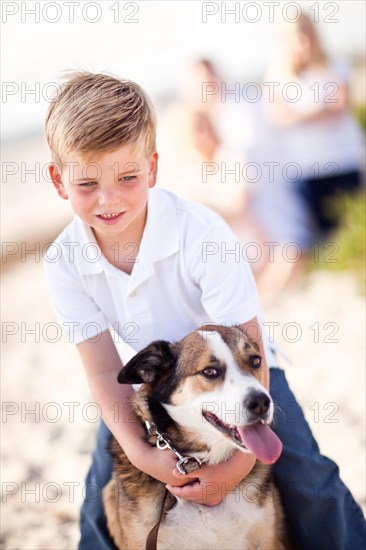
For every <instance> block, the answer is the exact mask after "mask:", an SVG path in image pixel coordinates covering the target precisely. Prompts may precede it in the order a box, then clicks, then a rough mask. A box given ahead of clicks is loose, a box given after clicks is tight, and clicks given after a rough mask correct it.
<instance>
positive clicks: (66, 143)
mask: <svg viewBox="0 0 366 550" xmlns="http://www.w3.org/2000/svg"><path fill="white" fill-rule="evenodd" d="M45 129H46V137H47V141H48V145H49V147H50V149H51V153H52V160H53V162H55V163H57V164H58V165H60V166H61V167H62V166H63V160H64V159H65V157H66V156H67V155H68V154H70V153H79V154H87V153H89V152H96V153H99V152H105V151H113V150H115V149H117V148H118V147H120V146H122V145H127V144H129V145H131V144H132V145H135V144H136V145H138V144H139V142H140V141H141V139H142V140H143V141H144V145H145V152H146V155H147V156H150V155H151V154H152V153H154V152H155V150H156V116H155V111H154V108H153V106H152V103H151V101H150V99H149V98H148V96H147V95H146V93H145V92H144V90H142V88H140V86H138V84H136V83H135V82H132V81H131V80H124V79H119V78H117V77H115V76H111V75H107V74H102V73H99V74H98V73H89V72H77V73H73V74H72V76H71V78H70V79H69V80H68V81H67V82H66V83H65V84H63V85H62V87H61V88H60V90H59V93H58V94H57V96H56V97H55V98H54V99H53V101H52V102H51V104H50V107H49V109H48V113H47V117H46V128H45Z"/></svg>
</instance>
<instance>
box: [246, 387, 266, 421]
mask: <svg viewBox="0 0 366 550" xmlns="http://www.w3.org/2000/svg"><path fill="white" fill-rule="evenodd" d="M270 404H271V400H270V398H269V397H268V395H267V394H265V393H263V392H251V393H250V394H249V395H248V397H247V398H246V399H245V400H244V405H245V406H246V407H247V410H248V412H249V413H250V414H252V415H253V416H264V415H265V414H266V412H267V411H268V409H269V406H270Z"/></svg>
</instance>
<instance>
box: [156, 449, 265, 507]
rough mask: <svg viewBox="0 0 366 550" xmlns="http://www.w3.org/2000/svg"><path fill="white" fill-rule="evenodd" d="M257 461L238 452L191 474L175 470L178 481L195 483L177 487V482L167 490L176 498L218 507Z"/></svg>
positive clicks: (252, 456) (249, 455)
mask: <svg viewBox="0 0 366 550" xmlns="http://www.w3.org/2000/svg"><path fill="white" fill-rule="evenodd" d="M255 461H256V458H255V456H254V455H252V454H251V453H243V452H241V451H239V450H238V451H236V452H235V453H234V454H233V455H232V457H231V458H229V460H227V461H226V462H220V464H217V465H215V466H202V467H201V468H200V469H199V470H196V471H194V472H192V473H190V474H186V475H184V474H181V473H180V472H179V471H178V470H177V469H175V470H174V475H175V476H176V480H182V479H183V480H184V479H185V480H189V481H190V482H193V483H192V484H189V485H185V486H184V487H177V486H176V485H177V482H176V481H175V482H174V483H170V484H168V485H167V489H168V490H169V491H170V492H171V493H172V494H173V495H174V496H176V497H179V498H183V499H185V500H192V501H193V502H196V503H197V504H204V505H206V506H216V505H217V504H220V502H222V501H223V500H224V499H225V495H226V494H227V493H229V492H231V491H233V490H234V489H235V487H236V486H237V485H238V483H240V481H241V480H242V479H243V478H244V477H245V476H247V475H248V474H249V473H250V472H251V470H252V469H253V466H254V464H255ZM197 478H198V479H197Z"/></svg>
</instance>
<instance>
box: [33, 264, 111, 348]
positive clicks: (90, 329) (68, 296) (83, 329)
mask: <svg viewBox="0 0 366 550" xmlns="http://www.w3.org/2000/svg"><path fill="white" fill-rule="evenodd" d="M43 265H44V272H45V277H46V282H47V285H48V288H49V291H50V295H51V303H52V306H53V309H54V311H55V313H56V316H57V319H58V322H59V324H60V327H61V329H62V331H63V333H64V334H65V335H66V336H67V338H68V339H69V342H70V343H73V344H79V343H80V342H83V341H85V340H88V339H93V340H97V339H98V337H100V335H101V334H102V332H104V331H105V330H107V329H108V328H109V323H108V320H107V318H106V317H105V316H104V314H103V313H102V311H101V310H100V308H99V307H98V305H97V304H96V303H95V301H94V300H93V298H92V297H91V296H89V295H88V294H87V292H86V291H85V289H84V288H83V284H82V279H81V276H80V274H79V273H78V272H77V268H76V265H75V264H74V263H71V262H68V261H67V259H66V258H64V257H61V258H58V259H57V260H56V261H54V260H52V258H49V256H48V257H47V260H44V263H43Z"/></svg>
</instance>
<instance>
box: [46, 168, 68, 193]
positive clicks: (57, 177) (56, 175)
mask: <svg viewBox="0 0 366 550" xmlns="http://www.w3.org/2000/svg"><path fill="white" fill-rule="evenodd" d="M48 171H49V174H50V178H51V180H52V183H53V185H54V187H55V189H56V191H57V193H58V195H59V196H60V197H61V198H62V199H65V200H67V199H68V198H69V196H68V194H67V192H66V189H65V186H64V184H63V183H62V179H61V174H60V168H59V166H57V165H56V164H50V166H49V168H48Z"/></svg>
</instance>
